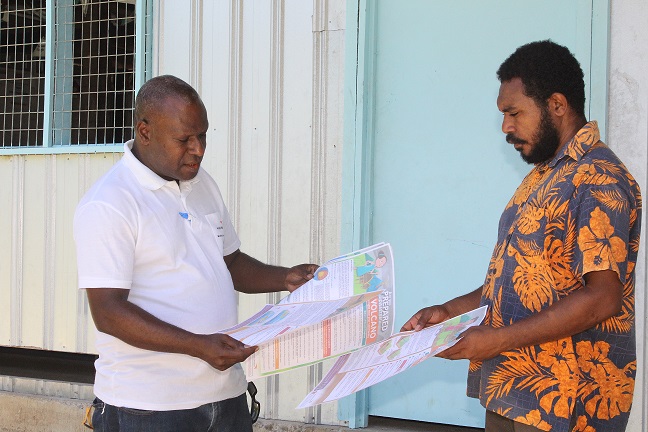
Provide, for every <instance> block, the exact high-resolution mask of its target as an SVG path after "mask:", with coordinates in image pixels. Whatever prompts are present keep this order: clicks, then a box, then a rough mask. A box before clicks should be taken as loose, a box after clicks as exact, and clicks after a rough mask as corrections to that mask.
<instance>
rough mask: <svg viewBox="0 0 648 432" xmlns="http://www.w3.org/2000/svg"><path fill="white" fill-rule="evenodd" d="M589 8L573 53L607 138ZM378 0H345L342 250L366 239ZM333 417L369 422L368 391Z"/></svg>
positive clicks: (596, 24)
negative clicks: (582, 59)
mask: <svg viewBox="0 0 648 432" xmlns="http://www.w3.org/2000/svg"><path fill="white" fill-rule="evenodd" d="M577 1H579V2H580V3H583V4H584V5H589V9H590V10H591V13H590V14H583V15H582V16H579V17H577V22H576V25H577V27H579V28H583V29H584V30H585V29H586V30H587V31H583V32H582V34H583V36H582V38H580V39H579V41H578V43H577V45H578V46H577V47H576V48H575V51H576V53H577V52H579V51H581V50H589V51H590V54H589V58H590V63H589V64H581V67H582V69H583V72H584V74H585V77H586V79H585V81H586V84H585V85H586V87H585V96H586V101H587V104H586V107H585V113H586V115H587V117H588V119H596V120H597V121H598V125H599V130H600V133H601V139H602V140H603V141H605V140H606V137H607V135H606V131H607V128H606V126H607V107H608V76H609V74H608V56H609V43H610V38H609V34H610V0H577ZM376 2H377V0H346V33H345V59H344V71H345V72H344V74H345V77H344V146H343V152H342V224H341V225H342V228H341V239H340V247H341V250H342V251H350V250H357V249H359V248H361V247H364V246H367V245H368V244H369V242H370V241H371V238H370V236H371V232H372V211H371V209H372V208H373V184H372V179H373V154H374V142H373V136H374V108H375V107H374V93H373V92H374V85H373V84H374V75H375V52H376V37H375V35H376V31H377V28H376V4H377V3H376ZM338 418H339V419H340V420H342V421H347V422H348V426H349V428H351V429H355V428H362V427H366V426H367V425H368V419H369V400H368V391H367V390H361V391H359V392H356V393H354V394H352V395H350V396H347V397H345V398H343V399H341V400H340V401H339V402H338Z"/></svg>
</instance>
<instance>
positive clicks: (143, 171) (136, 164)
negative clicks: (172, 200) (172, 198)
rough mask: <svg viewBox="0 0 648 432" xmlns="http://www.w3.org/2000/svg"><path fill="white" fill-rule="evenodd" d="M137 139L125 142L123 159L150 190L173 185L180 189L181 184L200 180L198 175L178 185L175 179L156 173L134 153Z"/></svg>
mask: <svg viewBox="0 0 648 432" xmlns="http://www.w3.org/2000/svg"><path fill="white" fill-rule="evenodd" d="M134 142H135V140H130V141H128V142H126V143H125V144H124V156H123V157H122V161H123V162H124V164H125V165H126V167H127V168H128V169H129V170H130V171H131V172H132V173H133V175H134V176H135V178H136V179H137V181H138V182H139V184H140V185H142V187H144V188H146V189H149V190H157V189H160V188H162V187H164V186H167V185H168V186H171V187H173V188H175V189H178V188H179V186H180V185H184V184H187V185H192V184H194V183H197V182H198V181H200V180H198V176H196V177H194V178H192V179H191V180H188V181H181V182H180V185H178V184H177V183H176V182H175V181H173V180H170V181H169V180H165V179H163V178H162V177H160V176H159V175H157V174H155V173H154V172H153V171H151V169H150V168H149V167H147V166H146V165H144V164H143V163H142V162H140V161H139V159H137V158H136V157H135V155H134V154H133V151H132V149H133V144H134Z"/></svg>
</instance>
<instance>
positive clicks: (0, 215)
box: [0, 156, 15, 345]
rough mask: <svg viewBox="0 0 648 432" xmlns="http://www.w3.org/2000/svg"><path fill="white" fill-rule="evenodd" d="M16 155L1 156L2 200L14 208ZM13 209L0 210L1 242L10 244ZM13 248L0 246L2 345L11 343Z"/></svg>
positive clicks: (0, 323)
mask: <svg viewBox="0 0 648 432" xmlns="http://www.w3.org/2000/svg"><path fill="white" fill-rule="evenodd" d="M14 157H15V156H0V183H1V184H3V185H8V186H6V187H3V188H0V202H3V203H10V204H9V208H10V209H11V208H13V206H14V205H13V199H14V198H13V187H11V185H12V184H13V162H12V159H13V158H14ZM12 214H13V212H12V211H3V212H0V244H2V245H5V246H6V245H10V244H11V241H12V232H11V227H12ZM11 253H12V248H11V247H3V248H0V345H10V344H11V318H12V313H11V307H12V305H11V298H12V296H11V277H12V276H11V274H12V267H11V263H12V257H11Z"/></svg>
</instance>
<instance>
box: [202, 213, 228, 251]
mask: <svg viewBox="0 0 648 432" xmlns="http://www.w3.org/2000/svg"><path fill="white" fill-rule="evenodd" d="M205 219H206V220H207V224H208V225H209V228H210V229H211V231H212V233H213V234H214V237H216V243H217V244H218V247H219V248H220V250H221V252H222V251H223V242H224V241H225V228H224V227H223V219H222V218H221V215H220V213H210V214H208V215H205Z"/></svg>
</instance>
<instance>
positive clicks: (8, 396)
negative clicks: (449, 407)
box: [0, 391, 483, 432]
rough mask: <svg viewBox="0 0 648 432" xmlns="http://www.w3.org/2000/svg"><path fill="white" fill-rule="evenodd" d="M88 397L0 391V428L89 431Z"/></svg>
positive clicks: (411, 427)
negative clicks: (86, 418) (70, 397)
mask: <svg viewBox="0 0 648 432" xmlns="http://www.w3.org/2000/svg"><path fill="white" fill-rule="evenodd" d="M89 405H90V401H89V400H84V399H68V398H61V397H50V396H42V395H31V394H23V393H13V392H7V391H0V432H33V431H38V432H89V431H90V430H89V429H87V428H86V427H85V426H83V418H84V416H85V410H86V407H88V406H89ZM351 431H352V429H349V428H347V427H344V426H335V425H313V424H305V423H300V422H289V421H281V420H266V419H259V421H258V422H256V423H255V425H254V432H351ZM359 431H361V432H403V431H410V432H483V429H473V428H465V427H460V426H448V425H440V424H434V423H423V422H414V421H406V420H397V419H387V418H380V417H370V418H369V427H368V428H366V429H359Z"/></svg>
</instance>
